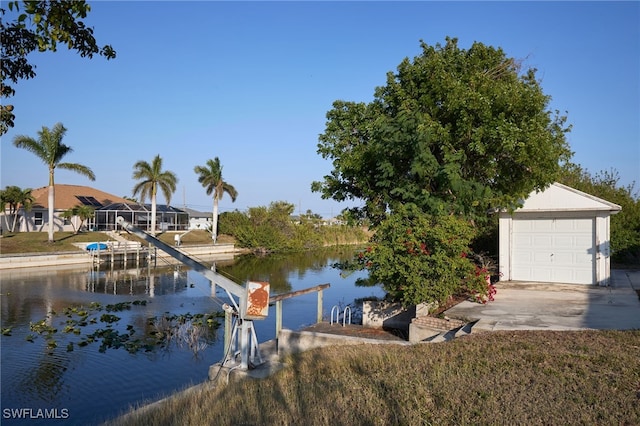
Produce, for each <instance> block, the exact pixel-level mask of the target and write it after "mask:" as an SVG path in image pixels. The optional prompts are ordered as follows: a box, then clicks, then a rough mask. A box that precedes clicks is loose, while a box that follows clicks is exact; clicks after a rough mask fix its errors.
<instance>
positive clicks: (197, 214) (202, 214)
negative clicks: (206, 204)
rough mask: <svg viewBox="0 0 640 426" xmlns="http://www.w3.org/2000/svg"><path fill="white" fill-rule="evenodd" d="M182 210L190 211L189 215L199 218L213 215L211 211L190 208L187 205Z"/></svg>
mask: <svg viewBox="0 0 640 426" xmlns="http://www.w3.org/2000/svg"><path fill="white" fill-rule="evenodd" d="M182 210H184V211H185V212H187V213H189V217H193V218H198V217H204V218H210V217H211V212H201V211H198V210H194V209H190V208H188V207H185V208H184V209H182Z"/></svg>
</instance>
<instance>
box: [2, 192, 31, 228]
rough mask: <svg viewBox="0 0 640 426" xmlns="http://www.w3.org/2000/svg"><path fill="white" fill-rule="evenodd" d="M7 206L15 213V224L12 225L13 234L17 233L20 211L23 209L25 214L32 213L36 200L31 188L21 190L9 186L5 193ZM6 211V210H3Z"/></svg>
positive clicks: (27, 224) (26, 222)
mask: <svg viewBox="0 0 640 426" xmlns="http://www.w3.org/2000/svg"><path fill="white" fill-rule="evenodd" d="M4 196H5V199H6V200H7V204H9V211H10V212H12V213H13V223H12V225H11V232H16V224H17V223H18V211H19V210H20V208H21V207H22V209H23V210H24V211H25V212H29V211H31V206H32V205H33V203H34V201H35V199H34V198H33V195H32V194H31V188H27V189H21V188H20V187H17V186H8V187H7V188H6V190H5V193H4ZM3 210H4V209H3ZM25 224H26V226H27V231H28V230H29V228H28V227H29V222H28V221H25Z"/></svg>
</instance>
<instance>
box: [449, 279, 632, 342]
mask: <svg viewBox="0 0 640 426" xmlns="http://www.w3.org/2000/svg"><path fill="white" fill-rule="evenodd" d="M611 272H612V279H611V286H609V287H597V286H585V285H578V284H543V283H529V282H499V283H497V284H496V288H497V289H498V293H497V294H496V299H495V300H494V301H493V302H489V303H487V304H486V305H482V304H478V303H473V302H468V301H466V302H462V303H460V304H458V305H456V306H454V307H453V308H451V309H449V310H448V311H446V313H445V315H447V316H448V317H449V318H456V319H463V320H466V321H469V322H472V321H477V322H476V323H475V324H474V325H473V328H472V331H481V330H489V331H493V330H581V329H596V330H630V329H640V297H639V295H638V293H637V292H636V291H640V270H638V271H627V270H613V271H611Z"/></svg>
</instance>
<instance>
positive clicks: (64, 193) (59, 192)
mask: <svg viewBox="0 0 640 426" xmlns="http://www.w3.org/2000/svg"><path fill="white" fill-rule="evenodd" d="M55 190H56V201H55V203H56V204H55V210H67V209H70V208H72V207H75V206H79V205H83V204H85V205H90V206H92V207H94V208H96V209H98V208H100V207H102V206H106V205H109V204H113V203H130V202H131V201H128V200H126V199H125V198H122V197H118V196H117V195H113V194H109V193H107V192H104V191H100V190H99V189H95V188H91V187H89V186H82V185H64V184H56V185H55ZM31 195H33V198H34V200H35V201H34V203H33V208H36V209H38V208H43V209H48V208H49V187H48V186H43V187H42V188H38V189H34V190H33V191H31Z"/></svg>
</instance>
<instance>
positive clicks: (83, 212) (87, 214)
mask: <svg viewBox="0 0 640 426" xmlns="http://www.w3.org/2000/svg"><path fill="white" fill-rule="evenodd" d="M94 215H95V210H94V209H93V207H91V206H86V205H79V206H75V207H71V208H70V209H67V210H65V211H64V212H62V214H61V215H60V216H61V217H63V218H65V219H67V220H68V221H69V222H71V226H72V227H73V233H74V234H77V233H78V232H80V229H82V226H83V225H84V222H85V221H86V220H87V219H91V218H92V217H93V216H94ZM75 217H77V218H78V219H80V224H78V226H76V223H77V221H75V222H74V220H73V218H75Z"/></svg>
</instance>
